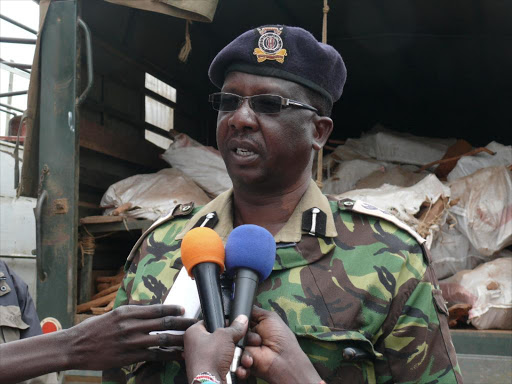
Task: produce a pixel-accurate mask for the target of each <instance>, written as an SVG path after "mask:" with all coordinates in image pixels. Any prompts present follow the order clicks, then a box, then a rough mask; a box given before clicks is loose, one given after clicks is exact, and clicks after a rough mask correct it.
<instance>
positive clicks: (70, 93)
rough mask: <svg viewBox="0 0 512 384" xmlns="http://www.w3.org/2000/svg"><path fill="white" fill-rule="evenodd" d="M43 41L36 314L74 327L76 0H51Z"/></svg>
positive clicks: (75, 267) (76, 150)
mask: <svg viewBox="0 0 512 384" xmlns="http://www.w3.org/2000/svg"><path fill="white" fill-rule="evenodd" d="M41 40H42V45H41V88H40V89H41V101H40V127H41V128H40V129H41V134H40V143H39V172H40V173H39V174H40V176H41V180H40V185H39V192H38V195H39V196H42V194H43V193H44V191H46V192H47V194H48V197H47V199H46V200H41V202H42V209H41V217H40V228H41V231H40V239H41V242H40V246H41V249H38V254H37V258H38V266H39V270H38V279H37V304H38V305H37V309H38V313H39V317H40V318H41V319H44V318H45V317H54V318H57V319H58V320H59V321H60V322H61V324H62V326H63V327H64V328H67V327H70V326H72V325H73V319H74V313H75V307H76V273H77V272H76V270H77V265H76V255H77V237H78V234H77V225H78V171H77V170H78V153H79V152H78V132H77V128H76V120H77V119H76V108H75V98H76V93H77V90H76V66H77V2H76V0H67V1H54V2H52V3H51V5H50V7H49V9H48V14H47V15H46V22H45V27H44V28H43V31H42V37H41Z"/></svg>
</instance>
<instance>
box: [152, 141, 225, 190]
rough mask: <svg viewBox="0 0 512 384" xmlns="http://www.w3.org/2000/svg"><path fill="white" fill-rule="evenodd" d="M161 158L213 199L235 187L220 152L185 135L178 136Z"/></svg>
mask: <svg viewBox="0 0 512 384" xmlns="http://www.w3.org/2000/svg"><path fill="white" fill-rule="evenodd" d="M161 156H162V159H164V160H165V161H167V162H168V163H169V164H171V166H172V167H173V168H176V169H179V170H180V171H182V172H183V173H184V174H185V175H187V176H188V177H190V178H191V179H192V180H194V181H195V182H196V183H197V184H198V185H199V186H200V187H201V188H202V189H203V190H205V191H206V193H208V194H209V195H210V196H212V197H216V196H218V195H220V194H221V193H222V192H224V191H226V190H227V189H229V188H231V187H232V186H233V184H232V183H231V179H230V178H229V175H228V172H227V170H226V165H225V164H224V160H222V157H221V156H220V153H219V151H217V150H216V149H214V148H211V147H205V146H204V145H202V144H200V143H198V142H197V141H195V140H194V139H192V138H190V137H189V136H187V135H185V134H184V133H180V134H178V135H176V137H175V138H174V142H173V143H172V144H171V145H170V146H169V148H168V149H167V151H165V153H163V154H162V155H161Z"/></svg>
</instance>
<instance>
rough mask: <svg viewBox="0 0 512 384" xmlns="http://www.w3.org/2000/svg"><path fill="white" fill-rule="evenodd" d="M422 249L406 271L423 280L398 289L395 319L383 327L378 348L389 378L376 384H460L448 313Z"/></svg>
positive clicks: (460, 377)
mask: <svg viewBox="0 0 512 384" xmlns="http://www.w3.org/2000/svg"><path fill="white" fill-rule="evenodd" d="M422 249H423V253H415V254H411V255H410V257H409V260H408V262H407V263H406V265H405V268H407V269H412V268H415V269H416V270H417V271H422V272H423V277H422V279H420V280H416V281H415V282H414V283H412V284H407V283H406V284H404V285H403V286H402V287H401V288H403V290H402V292H399V293H398V294H397V296H396V298H395V300H394V301H395V303H394V304H393V305H394V306H395V305H396V306H398V307H399V308H397V309H398V310H396V311H393V310H392V311H391V313H393V312H395V313H397V316H394V318H392V319H387V321H386V323H387V324H388V326H386V324H385V325H384V327H383V335H382V338H381V342H382V344H381V345H382V346H383V350H382V352H383V358H384V362H385V363H387V367H386V368H387V369H386V371H387V372H388V376H387V377H386V376H380V375H378V377H380V380H379V382H381V383H396V384H398V383H420V382H421V383H438V384H443V383H450V384H451V383H459V384H460V383H462V376H461V372H460V368H459V366H458V363H457V358H456V355H455V349H454V347H453V344H452V341H451V336H450V331H449V329H448V321H447V316H448V310H447V308H446V304H445V303H444V300H443V297H442V293H441V290H440V289H439V287H438V284H437V279H436V277H435V274H434V271H433V269H432V267H431V265H430V255H429V253H428V251H427V250H426V249H425V248H423V247H422ZM415 264H416V265H415ZM409 282H412V281H409ZM400 308H401V309H400ZM386 328H387V329H386ZM377 369H378V368H377ZM389 373H391V377H389Z"/></svg>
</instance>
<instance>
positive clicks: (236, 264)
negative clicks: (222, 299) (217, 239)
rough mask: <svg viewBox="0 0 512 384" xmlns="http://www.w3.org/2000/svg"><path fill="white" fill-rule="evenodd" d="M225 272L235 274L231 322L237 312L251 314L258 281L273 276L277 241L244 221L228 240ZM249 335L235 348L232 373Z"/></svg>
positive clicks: (265, 231) (257, 227) (262, 230)
mask: <svg viewBox="0 0 512 384" xmlns="http://www.w3.org/2000/svg"><path fill="white" fill-rule="evenodd" d="M225 249H226V260H225V264H226V271H227V273H228V274H229V275H232V276H233V275H234V276H235V279H234V285H235V287H234V299H233V301H232V304H231V310H230V314H229V321H230V323H232V322H233V320H235V319H236V317H237V316H238V315H246V316H247V317H248V318H250V317H251V311H252V305H253V302H254V296H255V295H256V290H257V289H258V283H259V282H260V281H263V280H265V279H266V278H267V277H269V276H270V273H271V272H272V268H273V267H274V263H275V260H276V242H275V240H274V237H273V236H272V234H271V233H270V232H269V231H267V230H266V229H265V228H263V227H260V226H258V225H253V224H245V225H241V226H239V227H236V228H235V229H233V231H232V232H231V234H230V235H229V237H228V240H227V242H226V248H225ZM245 341H246V337H244V338H243V339H242V340H240V341H239V342H238V344H237V347H236V349H235V356H234V357H233V362H232V364H231V367H230V370H231V372H235V371H236V368H237V367H238V366H239V364H240V357H241V356H242V349H243V348H244V346H245Z"/></svg>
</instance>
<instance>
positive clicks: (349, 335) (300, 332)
mask: <svg viewBox="0 0 512 384" xmlns="http://www.w3.org/2000/svg"><path fill="white" fill-rule="evenodd" d="M295 334H296V335H297V336H298V337H305V338H310V339H315V340H319V341H328V342H335V343H337V344H338V345H339V346H340V347H341V348H342V349H343V351H344V352H343V353H344V355H345V350H347V349H348V348H350V349H353V350H354V351H355V352H357V351H358V350H359V351H362V352H364V355H365V356H364V357H362V359H370V360H373V359H375V358H379V357H382V354H381V353H379V352H376V351H375V349H374V348H373V344H372V342H371V341H370V340H368V339H367V338H366V337H365V336H364V335H363V334H362V333H360V332H357V331H346V330H341V329H337V328H329V327H325V326H316V325H297V326H296V327H295ZM345 359H346V360H356V359H357V360H359V359H360V358H358V357H357V356H355V357H353V358H350V357H349V356H348V357H345Z"/></svg>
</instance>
